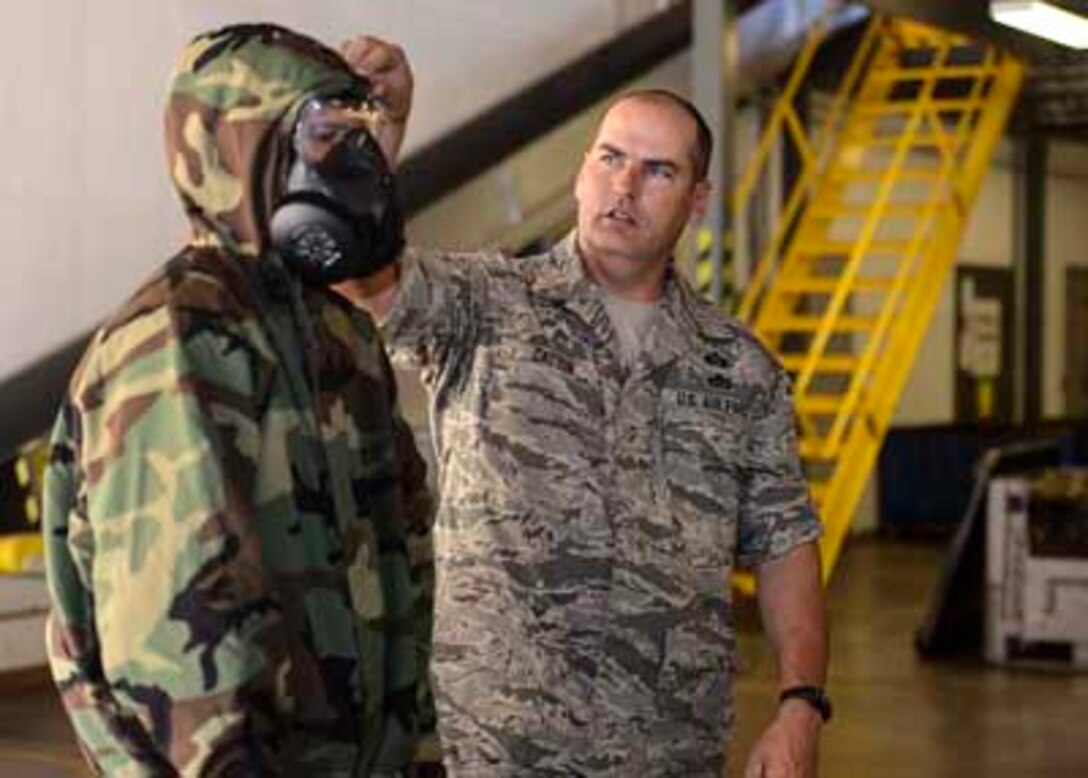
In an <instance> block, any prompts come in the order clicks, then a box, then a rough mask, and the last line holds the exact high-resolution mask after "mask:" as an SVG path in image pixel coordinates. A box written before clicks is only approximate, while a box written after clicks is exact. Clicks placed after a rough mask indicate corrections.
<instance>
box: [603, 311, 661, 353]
mask: <svg viewBox="0 0 1088 778" xmlns="http://www.w3.org/2000/svg"><path fill="white" fill-rule="evenodd" d="M604 307H605V310H607V311H608V318H609V319H611V320H612V327H613V328H614V329H615V330H616V334H617V335H618V336H619V343H620V359H621V360H622V362H623V365H624V367H626V368H628V369H630V368H631V367H632V366H634V365H636V364H637V363H638V357H639V354H641V353H642V352H643V351H646V350H648V349H649V348H650V345H651V344H650V343H649V338H650V333H651V330H652V329H653V324H654V315H655V314H656V312H657V303H644V302H640V301H637V300H625V299H624V298H622V297H617V296H615V295H612V294H606V295H605V298H604Z"/></svg>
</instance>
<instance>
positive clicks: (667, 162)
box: [597, 141, 683, 173]
mask: <svg viewBox="0 0 1088 778" xmlns="http://www.w3.org/2000/svg"><path fill="white" fill-rule="evenodd" d="M597 148H598V149H601V150H603V151H608V152H610V153H612V154H618V155H619V156H621V157H629V156H631V155H630V154H628V153H627V152H626V151H624V150H623V149H620V148H617V147H615V146H613V145H612V144H611V143H609V142H607V141H601V142H600V143H598V144H597ZM639 164H641V165H642V166H643V167H656V168H667V169H669V170H671V171H672V172H674V173H679V172H681V170H682V169H683V168H682V167H681V166H680V165H679V164H677V163H676V162H675V161H674V160H671V159H657V158H653V157H651V158H649V159H643V160H639Z"/></svg>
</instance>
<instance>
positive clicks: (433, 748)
mask: <svg viewBox="0 0 1088 778" xmlns="http://www.w3.org/2000/svg"><path fill="white" fill-rule="evenodd" d="M385 374H386V378H387V381H388V385H389V387H390V388H391V391H393V392H395V391H396V378H395V376H394V375H393V371H392V369H391V368H390V367H389V365H388V363H385ZM390 406H391V407H393V408H394V409H395V408H397V404H396V401H395V397H394V398H393V402H392V403H391V404H390ZM393 434H394V444H395V446H396V455H397V465H398V467H397V471H398V474H399V480H400V492H401V507H402V510H403V515H404V519H405V531H404V537H405V541H406V544H407V551H408V562H409V564H410V569H409V576H410V580H411V587H412V627H413V629H412V632H413V635H414V639H415V658H416V667H417V668H418V674H417V676H416V677H417V679H418V685H417V687H416V716H417V720H416V727H417V731H416V734H417V735H418V745H417V749H416V759H417V760H418V761H431V760H432V759H436V758H437V750H438V749H437V734H436V729H435V727H436V714H435V708H434V695H433V693H432V690H431V684H430V664H431V640H432V635H433V630H434V536H433V529H434V517H435V502H434V499H433V496H432V494H431V491H430V489H429V487H428V484H427V463H426V462H425V460H424V459H423V456H422V455H421V454H420V452H419V449H418V447H417V446H416V439H415V435H413V434H412V429H411V427H410V426H409V425H408V423H407V422H405V420H404V418H403V417H402V416H401V414H400V412H399V411H398V410H395V411H394V416H393Z"/></svg>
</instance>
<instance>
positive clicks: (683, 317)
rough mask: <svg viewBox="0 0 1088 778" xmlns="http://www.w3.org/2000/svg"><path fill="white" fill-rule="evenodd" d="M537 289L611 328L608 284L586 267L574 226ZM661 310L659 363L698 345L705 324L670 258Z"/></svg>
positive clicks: (603, 329)
mask: <svg viewBox="0 0 1088 778" xmlns="http://www.w3.org/2000/svg"><path fill="white" fill-rule="evenodd" d="M542 259H543V262H542V263H541V265H540V267H539V270H538V272H537V274H536V278H535V280H534V283H533V287H534V289H535V290H536V291H537V292H538V293H539V294H541V295H543V296H545V297H547V298H549V299H550V300H553V301H554V302H556V303H561V304H562V305H563V306H564V307H566V308H567V309H569V310H571V311H572V312H573V313H575V314H576V315H577V316H578V317H579V318H580V319H582V321H583V322H585V323H586V324H587V325H588V326H589V327H590V328H591V329H592V330H594V331H595V332H597V333H599V334H602V335H604V336H605V337H602V340H605V339H607V333H609V332H611V324H610V323H609V320H608V313H607V311H606V310H605V308H604V304H603V297H604V294H605V292H604V290H603V289H601V287H600V286H598V285H597V284H596V283H595V282H594V281H593V279H592V278H590V277H589V274H588V273H587V272H586V269H585V264H584V263H583V262H582V257H581V254H580V253H579V251H578V235H577V231H574V230H572V231H571V232H570V233H569V234H568V235H567V236H566V237H565V238H564V239H563V240H562V241H560V242H559V243H557V244H556V245H555V247H554V248H552V250H551V251H550V252H549V253H548V254H546V255H545V256H544V257H543V258H542ZM658 304H659V306H660V308H661V313H662V315H661V316H659V317H657V321H656V323H655V325H654V348H653V351H652V361H653V362H654V363H655V366H660V364H662V363H664V362H671V361H672V360H673V359H675V358H676V357H678V356H680V355H681V354H684V353H686V352H688V351H691V350H694V349H696V348H698V347H699V345H700V343H701V340H702V337H703V329H702V326H701V325H700V322H699V319H698V317H697V316H696V315H695V306H696V305H697V304H698V302H697V300H696V297H695V292H694V291H693V290H692V289H691V287H690V286H689V285H688V283H687V281H685V280H684V279H683V278H682V277H681V276H680V275H679V274H678V273H677V272H676V271H675V269H674V267H673V265H672V264H670V265H669V267H668V269H667V270H666V273H665V293H664V294H663V295H662V297H661V299H660V300H659V303H658Z"/></svg>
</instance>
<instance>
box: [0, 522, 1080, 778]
mask: <svg viewBox="0 0 1088 778" xmlns="http://www.w3.org/2000/svg"><path fill="white" fill-rule="evenodd" d="M940 554H941V548H940V547H939V546H935V545H931V544H922V543H903V542H896V543H892V542H887V541H862V542H856V543H854V544H853V545H851V546H850V547H849V548H848V549H847V551H846V554H845V556H844V557H843V559H842V561H841V562H840V567H839V569H838V570H837V572H836V574H835V577H834V579H833V581H832V584H831V591H830V607H831V617H832V628H833V633H832V672H831V683H830V690H831V693H832V695H833V697H834V700H835V705H836V713H835V720H834V721H833V722H832V723H831V725H830V726H829V727H828V728H827V730H826V732H825V735H824V739H823V743H822V745H821V755H820V756H821V759H820V761H821V775H822V776H824V778H839V777H840V776H847V777H848V778H852V777H853V776H864V777H868V776H880V778H898V777H899V776H904V777H905V776H911V778H915V777H916V776H932V777H933V778H941V777H943V776H948V778H952V776H955V778H964V777H966V776H971V777H974V776H979V777H982V776H984V777H985V778H1014V777H1015V778H1025V777H1026V776H1047V777H1048V778H1050V777H1051V776H1054V777H1055V778H1056V777H1058V776H1085V775H1088V729H1086V728H1085V718H1086V715H1088V675H1080V676H1073V675H1064V674H1053V673H1039V672H1023V671H1019V672H1012V671H1006V670H1000V669H995V668H989V667H985V666H983V665H981V664H977V665H976V664H970V665H964V664H960V665H944V664H941V665H935V664H923V663H921V662H920V661H919V660H918V659H917V658H916V656H915V653H914V648H913V643H912V641H913V634H914V630H915V628H916V627H917V625H918V624H919V623H920V621H921V619H922V615H923V612H924V610H925V608H926V605H927V601H928V598H929V595H930V592H931V589H932V586H933V582H934V580H935V577H936V574H937V566H938V564H939V561H940ZM43 681H44V677H43V676H41V675H37V674H30V675H23V676H20V677H19V678H16V679H11V678H8V679H4V680H3V681H2V682H0V776H5V778H7V777H8V776H11V778H46V777H47V776H49V777H51V778H52V777H54V776H73V775H85V774H86V773H85V772H84V771H83V770H82V769H81V763H80V761H79V755H78V752H77V751H76V748H75V746H74V745H73V743H72V741H71V738H70V736H69V733H68V727H67V723H66V721H65V720H64V718H63V715H62V713H61V712H60V709H59V706H58V704H57V702H56V700H55V697H54V695H53V693H52V690H51V689H49V688H48V687H46V686H44V685H43ZM735 688H736V695H737V702H738V706H739V711H740V716H741V722H740V726H739V730H738V732H737V738H736V742H735V745H734V759H733V762H734V763H733V770H732V774H733V775H734V776H738V777H739V776H740V775H741V773H742V770H743V762H744V756H745V754H746V753H747V750H748V747H749V746H750V745H751V743H752V742H753V741H754V740H755V739H756V738H757V737H758V736H759V732H760V730H761V728H762V726H763V724H764V723H765V722H766V721H767V719H768V718H769V717H770V716H771V714H772V713H773V710H774V702H773V700H774V692H775V682H774V668H773V660H772V658H771V657H770V656H769V655H768V654H767V653H766V652H765V651H764V650H763V647H762V642H761V639H760V636H759V635H758V632H757V631H756V630H755V629H746V630H745V631H744V633H743V636H742V640H741V672H740V674H739V677H738V678H737V682H736V687H735Z"/></svg>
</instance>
